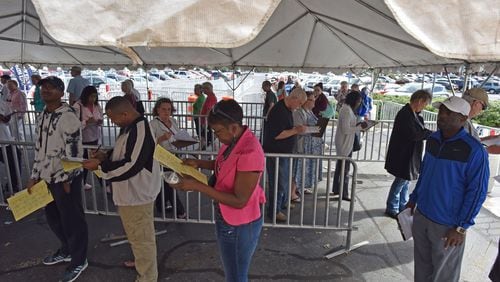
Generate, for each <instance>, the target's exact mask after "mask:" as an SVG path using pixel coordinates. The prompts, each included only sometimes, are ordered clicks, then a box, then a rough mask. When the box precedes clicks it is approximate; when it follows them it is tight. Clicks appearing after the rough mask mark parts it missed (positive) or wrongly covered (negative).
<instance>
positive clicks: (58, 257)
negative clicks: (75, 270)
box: [42, 250, 71, 265]
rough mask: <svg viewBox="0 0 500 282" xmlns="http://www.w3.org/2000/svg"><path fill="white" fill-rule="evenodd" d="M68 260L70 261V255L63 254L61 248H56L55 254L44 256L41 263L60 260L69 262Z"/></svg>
mask: <svg viewBox="0 0 500 282" xmlns="http://www.w3.org/2000/svg"><path fill="white" fill-rule="evenodd" d="M70 261H71V256H70V255H65V254H63V253H62V252H61V250H57V252H56V253H55V254H53V255H50V256H48V257H46V258H44V259H43V261H42V263H43V264H45V265H53V264H58V263H61V262H70Z"/></svg>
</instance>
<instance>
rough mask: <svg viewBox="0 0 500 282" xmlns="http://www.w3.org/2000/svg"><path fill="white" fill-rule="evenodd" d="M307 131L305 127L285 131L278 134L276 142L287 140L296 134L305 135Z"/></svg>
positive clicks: (295, 127)
mask: <svg viewBox="0 0 500 282" xmlns="http://www.w3.org/2000/svg"><path fill="white" fill-rule="evenodd" d="M305 131H306V127H305V126H304V125H298V126H294V127H292V128H291V129H285V130H283V131H281V133H280V134H278V136H276V137H275V138H274V140H282V139H286V138H288V137H291V136H294V135H296V134H301V133H304V132H305Z"/></svg>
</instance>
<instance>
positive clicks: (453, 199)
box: [408, 96, 489, 282]
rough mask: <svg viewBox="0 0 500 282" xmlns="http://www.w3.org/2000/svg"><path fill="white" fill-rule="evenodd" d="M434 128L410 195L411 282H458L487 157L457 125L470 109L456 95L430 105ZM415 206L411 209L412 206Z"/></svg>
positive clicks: (486, 172) (483, 183)
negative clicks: (433, 110)
mask: <svg viewBox="0 0 500 282" xmlns="http://www.w3.org/2000/svg"><path fill="white" fill-rule="evenodd" d="M433 106H434V107H436V108H439V114H438V120H437V125H438V128H439V130H438V131H436V132H435V133H433V134H432V135H431V136H430V137H429V138H428V140H427V145H426V152H425V156H424V161H423V164H422V168H421V174H420V177H419V179H418V182H417V186H416V187H415V190H414V191H413V193H412V194H411V195H410V201H409V202H408V207H409V208H411V209H412V210H414V219H413V228H412V232H413V238H414V256H415V274H414V275H415V281H417V282H419V281H458V280H459V278H460V267H461V264H462V256H463V252H464V245H465V244H464V243H465V236H466V232H467V229H468V228H469V227H470V226H472V225H474V218H475V217H476V215H477V214H478V212H479V209H480V208H481V205H482V204H483V202H484V200H485V198H486V192H487V187H488V177H489V165H488V154H487V152H486V150H485V149H484V148H483V146H482V145H481V143H480V142H479V141H477V140H476V139H475V138H474V137H472V136H471V135H470V134H468V133H467V132H466V131H465V130H464V128H463V125H464V124H465V122H466V120H467V115H468V114H469V111H470V105H469V103H467V101H465V100H463V99H462V98H459V97H455V96H454V97H450V98H448V99H446V100H445V101H443V102H438V103H434V104H433ZM415 206H416V208H415Z"/></svg>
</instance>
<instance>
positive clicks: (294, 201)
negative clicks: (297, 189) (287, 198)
mask: <svg viewBox="0 0 500 282" xmlns="http://www.w3.org/2000/svg"><path fill="white" fill-rule="evenodd" d="M301 201H302V200H301V199H300V197H297V198H293V199H292V200H291V202H292V203H300V202H301Z"/></svg>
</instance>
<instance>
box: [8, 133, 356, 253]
mask: <svg viewBox="0 0 500 282" xmlns="http://www.w3.org/2000/svg"><path fill="white" fill-rule="evenodd" d="M10 144H13V145H18V146H25V147H32V146H33V143H30V142H0V146H1V147H2V154H3V156H4V157H5V158H6V157H7V151H6V146H5V145H10ZM85 148H86V149H88V148H95V146H85ZM24 149H25V150H26V148H24ZM173 153H174V154H177V155H186V154H189V155H195V156H198V158H201V159H206V158H207V157H209V158H212V159H213V156H214V155H215V154H216V153H215V152H201V151H185V150H183V151H174V152H173ZM266 158H267V159H266V161H270V160H271V159H274V161H275V164H276V165H275V167H273V169H274V172H275V175H276V177H275V179H274V183H268V184H266V180H265V179H262V183H263V184H264V185H263V189H264V190H265V191H266V192H271V191H270V189H269V188H271V186H270V185H273V184H274V188H275V189H274V191H272V193H274V200H273V202H272V203H269V204H273V207H272V208H271V210H273V211H274V214H273V215H267V216H268V218H270V219H271V220H270V221H267V220H266V221H265V224H264V225H265V226H273V227H279V228H301V229H325V230H336V231H347V233H346V236H348V237H347V240H346V246H345V247H344V252H348V251H349V250H352V249H353V248H354V247H355V246H352V244H351V243H352V242H351V236H352V231H353V230H355V227H353V222H354V219H353V217H354V207H355V205H354V199H355V197H356V191H355V190H356V180H357V173H358V172H357V171H358V170H357V166H356V163H355V162H354V161H353V160H352V159H350V158H346V157H338V156H324V155H323V156H318V155H296V154H266ZM285 159H288V160H289V164H288V166H286V168H284V169H288V170H289V172H290V173H289V175H288V180H289V181H290V182H289V185H288V187H285V189H288V197H287V199H285V200H287V201H288V203H290V200H291V198H292V194H291V192H292V191H291V189H292V186H291V185H292V182H291V181H292V180H293V181H295V179H296V178H295V174H294V171H293V169H294V162H295V161H302V169H301V170H295V173H300V174H301V175H302V180H301V183H297V185H298V186H300V188H301V193H300V195H301V199H302V201H301V202H300V203H297V204H300V205H302V207H300V210H295V212H293V211H292V210H291V208H290V205H289V206H288V208H287V211H288V215H287V218H286V222H285V223H277V222H276V211H277V199H278V190H279V189H278V177H279V174H280V173H283V172H282V171H280V162H283V161H284V160H285ZM321 160H325V161H326V162H327V163H326V164H327V173H326V181H325V182H326V187H325V190H324V193H325V195H326V197H325V203H326V206H325V210H328V212H325V214H324V215H322V213H319V212H318V211H320V209H319V208H320V205H318V204H319V201H320V200H323V199H322V198H320V197H319V195H320V193H321V194H322V193H323V190H322V189H323V188H322V187H321V188H320V187H319V184H318V182H316V180H315V181H314V182H313V184H314V185H313V186H314V187H312V188H313V197H312V198H309V197H307V196H306V195H305V194H304V188H305V185H306V184H305V183H306V182H305V181H306V180H305V179H306V177H307V173H306V167H308V162H309V163H310V165H312V166H315V167H316V169H317V168H318V166H319V163H320V161H321ZM332 161H335V162H336V161H339V162H340V164H341V166H340V168H341V171H340V176H341V179H340V180H341V181H340V191H339V192H340V193H339V194H340V197H339V205H338V207H339V209H330V202H331V201H330V197H329V191H330V189H331V179H332V176H333V175H332ZM350 164H353V176H352V182H351V198H352V200H353V201H351V203H350V205H349V216H348V218H346V219H345V220H344V221H345V222H342V221H341V219H342V218H343V217H340V216H339V214H340V213H341V212H342V209H341V207H342V203H341V202H342V201H341V199H342V196H344V195H343V192H344V191H343V190H344V177H343V175H344V173H343V172H344V170H345V169H346V167H345V166H346V165H350ZM317 172H318V170H316V173H313V174H312V175H313V177H317V176H318V174H317ZM89 174H90V175H89V177H91V178H92V179H90V183H91V184H92V186H93V187H92V190H91V191H88V190H87V191H86V190H84V189H82V203H83V205H84V208H85V212H86V213H89V214H105V215H117V212H116V207H115V206H114V205H112V206H108V194H107V192H106V181H105V180H104V179H100V180H99V181H96V178H94V177H96V176H95V175H94V174H93V173H89ZM7 176H9V172H7ZM263 176H264V177H266V176H268V175H267V170H266V171H264V172H263ZM86 181H88V179H82V186H83V184H84V183H85V182H86ZM96 182H100V183H101V185H100V187H99V185H97V183H96ZM308 188H309V187H308ZM97 189H101V190H102V192H101V193H98V192H99V191H97ZM161 193H162V194H161V195H160V197H161V199H162V205H161V206H162V211H161V212H158V213H156V214H158V215H159V217H157V216H155V220H156V221H161V222H169V221H174V222H187V223H213V222H214V219H215V217H214V216H215V210H214V207H213V201H212V200H211V199H209V198H208V197H206V196H204V195H201V193H199V192H197V193H196V194H194V193H192V192H191V193H182V195H185V197H180V199H181V201H182V200H185V203H186V206H185V207H186V209H185V210H186V214H187V218H186V219H179V218H178V216H179V214H177V203H176V198H177V196H178V194H179V193H181V192H179V191H175V190H174V195H173V197H172V206H173V211H172V216H167V214H165V198H167V197H166V196H167V195H166V194H165V193H169V192H168V191H166V190H165V187H164V184H163V181H162V192H161ZM98 195H102V197H101V196H99V197H101V198H99V197H98ZM89 197H92V198H91V199H90V198H89ZM193 197H194V198H193ZM1 199H2V201H4V199H3V196H2V198H1ZM193 199H196V200H197V201H196V200H195V203H196V204H194V205H191V204H190V203H191V202H192V201H193ZM311 200H312V202H311ZM306 205H307V206H306ZM311 207H312V208H311ZM195 209H196V212H195ZM262 211H263V216H265V215H266V214H265V212H266V209H265V207H264V206H263V207H262ZM335 211H336V212H337V216H338V218H337V222H333V223H332V224H330V220H329V219H330V216H333V215H334V213H335ZM330 212H332V214H331V213H330ZM193 214H194V217H192V216H191V215H193ZM306 214H312V220H311V219H310V217H309V216H306ZM323 220H324V221H323Z"/></svg>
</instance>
